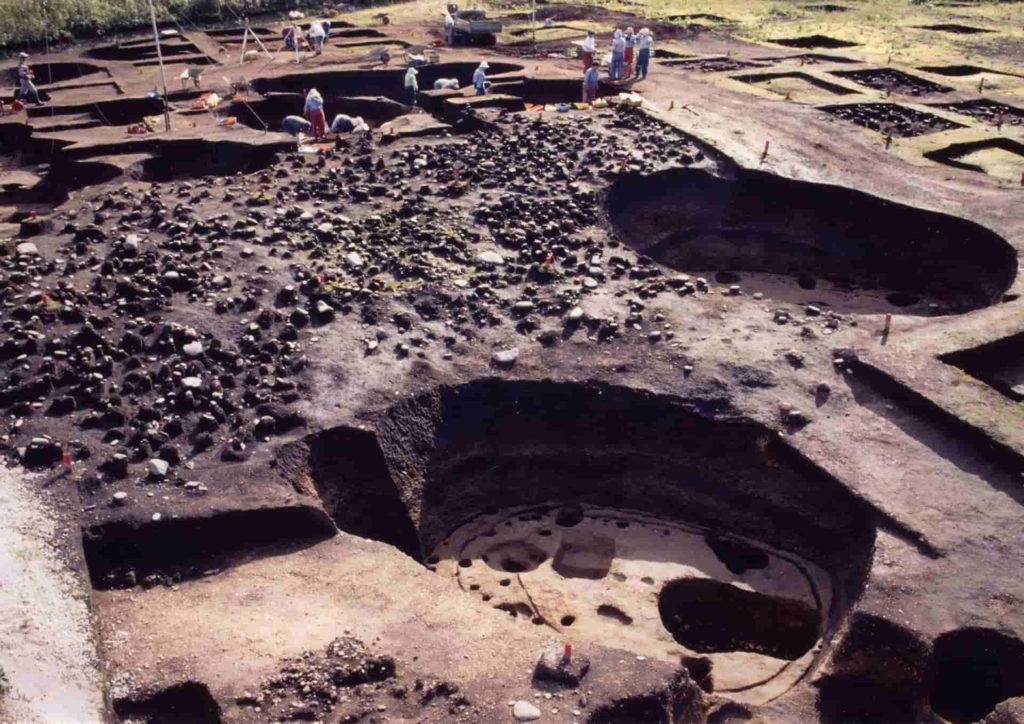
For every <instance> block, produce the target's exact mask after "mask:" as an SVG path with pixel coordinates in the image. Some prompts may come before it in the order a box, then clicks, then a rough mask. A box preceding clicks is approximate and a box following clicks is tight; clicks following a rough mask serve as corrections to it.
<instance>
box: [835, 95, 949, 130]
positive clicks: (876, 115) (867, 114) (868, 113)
mask: <svg viewBox="0 0 1024 724" xmlns="http://www.w3.org/2000/svg"><path fill="white" fill-rule="evenodd" d="M821 110H823V111H825V112H826V113H831V114H832V115H834V116H838V117H839V118H842V119H843V120H846V121H852V122H853V123H856V124H857V125H858V126H863V127H864V128H870V129H871V130H872V131H878V132H879V133H881V134H883V135H889V136H899V137H903V138H907V137H913V136H923V135H925V134H928V133H938V132H940V131H949V130H951V129H954V128H963V125H961V124H959V123H955V122H953V121H950V120H947V119H945V118H940V117H938V116H935V115H932V114H931V113H925V112H924V111H919V110H917V109H915V108H908V107H907V106H900V105H897V104H895V103H851V104H849V105H841V106H822V108H821Z"/></svg>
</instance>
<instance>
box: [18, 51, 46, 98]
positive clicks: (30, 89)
mask: <svg viewBox="0 0 1024 724" xmlns="http://www.w3.org/2000/svg"><path fill="white" fill-rule="evenodd" d="M18 96H19V97H21V98H32V100H33V101H35V104H36V105H37V106H41V105H43V102H42V101H41V100H39V89H38V88H36V85H35V83H33V82H32V69H31V68H29V67H28V53H19V54H18Z"/></svg>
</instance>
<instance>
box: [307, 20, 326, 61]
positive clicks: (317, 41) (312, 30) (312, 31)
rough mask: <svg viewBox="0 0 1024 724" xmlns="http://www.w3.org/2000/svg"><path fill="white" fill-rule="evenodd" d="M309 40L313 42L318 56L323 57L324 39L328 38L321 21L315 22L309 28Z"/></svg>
mask: <svg viewBox="0 0 1024 724" xmlns="http://www.w3.org/2000/svg"><path fill="white" fill-rule="evenodd" d="M309 38H310V40H312V41H313V48H314V50H315V51H316V54H317V55H322V54H323V52H324V39H326V38H327V33H326V32H325V31H324V26H323V25H321V24H320V21H319V20H317V21H314V22H313V23H312V24H311V25H310V26H309Z"/></svg>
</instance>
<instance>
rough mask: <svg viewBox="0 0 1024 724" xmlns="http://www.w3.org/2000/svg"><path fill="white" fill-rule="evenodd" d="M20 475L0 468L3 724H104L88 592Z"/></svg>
mask: <svg viewBox="0 0 1024 724" xmlns="http://www.w3.org/2000/svg"><path fill="white" fill-rule="evenodd" d="M37 490H38V488H37V486H36V481H35V480H34V478H33V477H31V476H29V475H27V474H26V473H25V472H24V471H22V470H20V469H11V468H6V467H2V466H0V510H2V511H3V523H2V525H0V669H2V670H3V672H4V674H5V675H6V677H7V680H8V682H9V685H10V689H9V691H8V692H7V694H6V695H4V696H0V722H18V723H19V724H21V723H23V722H25V723H27V722H100V721H102V720H103V696H102V692H101V689H100V674H99V666H98V664H97V657H96V649H95V645H94V642H93V639H92V626H91V623H90V620H89V609H88V598H87V597H88V589H87V588H85V587H84V585H83V584H81V583H79V580H78V578H77V577H76V575H75V574H74V573H73V572H72V571H71V570H69V569H68V566H67V564H66V563H65V562H64V561H63V560H62V557H61V555H60V553H59V551H58V550H57V548H56V547H55V546H54V545H53V541H54V540H55V536H56V535H57V525H56V521H55V519H54V517H53V515H52V514H51V512H50V510H49V508H48V506H47V505H46V503H45V502H44V501H43V500H42V498H41V496H40V495H39V494H38V493H37Z"/></svg>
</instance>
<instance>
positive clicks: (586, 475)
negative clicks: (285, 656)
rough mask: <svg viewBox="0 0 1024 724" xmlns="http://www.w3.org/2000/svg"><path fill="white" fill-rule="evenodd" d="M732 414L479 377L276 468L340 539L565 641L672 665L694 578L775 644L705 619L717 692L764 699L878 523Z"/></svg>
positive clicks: (842, 592)
mask: <svg viewBox="0 0 1024 724" xmlns="http://www.w3.org/2000/svg"><path fill="white" fill-rule="evenodd" d="M727 408H728V403H727V401H726V400H711V401H703V402H699V401H686V400H682V399H678V398H673V397H660V396H656V395H652V394H650V393H646V392H642V391H636V390H630V389H626V388H620V387H612V386H605V385H596V384H589V385H581V384H559V383H553V382H536V383H535V382H502V381H497V380H485V381H479V382H474V383H469V384H465V385H462V386H459V387H440V388H437V389H435V390H434V391H432V392H430V393H427V394H424V395H422V396H420V397H417V398H413V399H411V400H409V401H407V402H403V403H400V404H398V405H395V406H394V407H392V408H390V409H388V410H387V411H385V412H383V413H381V414H380V415H379V416H377V418H376V427H377V433H376V434H373V433H371V432H369V431H363V430H354V429H351V428H335V429H332V430H327V431H325V432H322V433H318V434H316V435H311V436H309V437H307V438H305V439H303V440H301V441H299V442H296V443H293V444H291V445H288V446H286V447H285V448H284V449H283V450H282V452H281V455H280V456H279V458H278V469H279V471H281V472H282V473H283V474H285V475H286V476H287V477H289V478H290V479H292V480H293V482H294V484H295V485H296V487H297V488H299V489H302V490H315V491H316V492H317V493H318V495H319V497H320V499H321V501H323V503H324V506H325V508H326V509H327V510H328V512H329V513H330V514H331V516H332V518H333V519H334V521H335V523H336V524H337V525H338V527H339V528H340V529H342V530H344V531H347V532H350V533H354V534H356V535H360V536H364V537H370V538H376V539H378V540H381V541H383V542H386V543H389V544H391V545H394V546H396V547H398V548H400V549H402V550H403V551H405V552H407V553H409V554H410V555H413V556H414V557H416V558H419V559H420V560H424V561H425V562H426V563H427V564H428V565H429V566H431V567H433V568H435V569H436V570H437V571H438V572H439V573H440V574H443V575H447V576H450V577H451V578H452V580H453V583H455V584H457V585H459V586H460V587H461V588H463V589H464V590H465V591H467V592H468V593H469V594H470V595H473V596H477V597H479V598H480V600H481V602H482V603H484V604H486V605H489V606H491V607H494V608H497V609H500V610H501V611H503V612H505V613H506V614H508V615H512V616H513V617H515V618H516V619H517V620H523V621H532V622H533V623H535V624H544V625H547V626H550V627H551V628H554V629H556V630H559V631H561V630H571V631H572V632H573V636H574V637H577V638H592V639H599V640H603V641H605V643H609V642H614V645H617V646H621V647H624V648H627V649H632V650H635V651H637V652H638V653H643V654H645V655H651V656H656V657H658V658H661V659H668V660H676V661H678V660H679V657H680V656H684V655H693V654H696V653H697V652H698V651H699V650H700V648H701V647H699V646H698V647H696V648H692V649H691V648H689V647H687V646H686V645H685V644H681V643H679V641H678V640H675V639H673V636H672V632H671V631H670V630H669V629H668V628H666V626H665V625H664V624H663V623H662V616H661V615H660V614H659V609H658V605H659V593H660V592H662V590H663V589H664V588H665V586H666V584H669V583H670V582H672V581H677V580H689V579H697V580H707V581H711V582H714V583H717V584H718V585H721V586H725V587H726V588H725V589H723V590H725V591H727V593H726V594H724V595H729V594H730V593H731V594H733V598H731V599H729V600H733V599H735V598H736V597H737V596H739V597H743V596H747V597H751V600H756V601H757V602H758V603H759V604H761V606H762V610H763V611H764V612H765V614H764V616H763V617H762V618H761V619H760V620H762V621H772V620H778V621H779V622H780V626H782V631H783V633H782V634H777V635H776V636H775V638H772V634H771V633H770V632H764V633H763V634H757V635H754V634H752V633H751V632H750V630H749V628H744V625H745V624H743V623H737V624H736V625H735V626H734V625H733V624H732V623H730V620H731V619H732V616H733V615H735V616H737V617H740V618H742V614H740V613H739V611H738V609H735V608H734V609H733V614H730V616H728V617H725V618H723V617H722V616H717V617H716V614H714V612H711V611H707V610H705V612H706V615H707V616H708V617H709V621H708V622H707V623H708V625H711V624H712V623H713V624H714V625H715V626H716V627H717V629H718V630H720V631H722V632H723V633H722V634H721V635H720V636H719V637H718V639H716V641H714V642H713V643H714V645H713V646H712V645H710V644H709V645H707V646H705V647H704V648H708V647H710V648H715V649H719V650H716V651H715V652H714V653H712V654H711V658H712V660H713V661H714V662H715V666H716V667H717V668H716V672H717V673H716V675H715V680H716V681H717V682H718V683H717V684H716V686H717V687H718V689H719V690H723V691H733V692H739V691H741V690H744V691H745V690H747V689H750V687H751V686H753V685H755V684H758V686H757V687H755V688H756V691H753V690H751V691H746V693H744V694H742V696H744V697H748V698H750V699H752V700H753V699H756V700H762V699H763V698H764V697H770V696H772V695H775V694H778V693H781V691H784V690H785V689H787V688H789V686H791V685H792V684H793V683H794V682H795V681H796V680H797V679H798V678H799V676H800V675H801V673H802V672H803V671H806V670H807V668H808V667H809V666H812V665H813V663H814V662H815V660H816V656H817V652H818V649H819V648H820V643H821V642H827V640H828V638H829V636H830V635H831V632H832V631H833V630H834V629H835V627H836V625H837V624H838V622H839V621H840V620H841V618H842V615H843V612H844V611H845V609H846V607H847V606H848V605H849V603H850V602H851V600H853V599H854V598H855V597H856V596H857V594H858V592H859V589H860V586H861V582H862V580H863V575H864V572H865V570H866V567H867V566H868V563H869V559H870V552H871V550H872V546H873V541H874V535H875V525H876V516H877V514H876V513H875V512H874V511H873V510H872V509H871V508H869V506H867V505H866V504H865V503H864V502H863V501H861V500H859V499H857V498H855V497H854V496H853V495H851V494H850V493H849V491H847V490H846V489H845V488H843V487H842V486H840V485H839V484H838V483H836V481H834V480H833V479H831V478H830V477H828V476H827V475H826V474H825V473H823V472H822V471H821V470H819V469H818V468H816V467H814V466H813V465H811V464H810V463H808V462H807V461H806V460H805V459H803V458H802V457H800V456H799V455H798V454H796V453H795V452H794V451H793V450H792V449H791V448H789V447H788V446H787V445H786V444H785V443H784V442H782V441H781V439H780V438H778V437H777V436H775V435H773V434H771V433H770V432H769V431H768V430H766V429H765V428H763V427H761V426H760V425H757V424H754V423H752V422H749V421H746V420H743V419H736V418H734V417H732V416H731V415H729V414H728V413H727ZM716 413H717V414H718V415H719V417H716ZM726 531H727V532H726ZM733 589H735V591H734V590H733ZM666 600H667V601H668V602H670V603H675V602H676V601H678V600H679V599H678V597H673V594H668V598H667V599H666ZM743 600H744V601H746V599H743ZM718 608H719V609H721V610H725V609H724V607H718ZM797 610H798V611H799V612H800V614H802V617H797V618H798V623H799V626H797V625H796V624H794V622H793V616H794V615H795V614H792V612H793V611H797ZM791 614H792V615H791ZM609 637H610V638H609ZM808 637H810V638H808ZM780 638H781V639H785V640H787V641H788V640H789V639H790V638H793V639H794V641H793V642H792V643H782V642H780V640H779V639H780ZM788 661H798V662H799V663H796V664H794V665H789V666H787V662H788ZM765 681H767V682H768V683H766V684H764V685H763V686H762V685H761V684H759V683H758V682H765ZM739 695H740V694H738V693H737V696H739Z"/></svg>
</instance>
